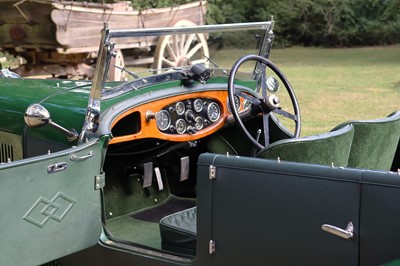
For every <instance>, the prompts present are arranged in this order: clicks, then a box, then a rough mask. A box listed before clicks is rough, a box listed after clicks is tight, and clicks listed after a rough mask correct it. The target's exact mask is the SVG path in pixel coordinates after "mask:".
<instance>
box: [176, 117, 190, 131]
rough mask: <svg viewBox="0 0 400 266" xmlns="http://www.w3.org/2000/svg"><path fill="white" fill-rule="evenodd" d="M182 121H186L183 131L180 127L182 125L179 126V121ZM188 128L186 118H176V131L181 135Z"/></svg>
mask: <svg viewBox="0 0 400 266" xmlns="http://www.w3.org/2000/svg"><path fill="white" fill-rule="evenodd" d="M181 121H182V122H183V123H184V128H183V130H182V131H181V130H180V129H179V128H180V127H178V123H180V122H181ZM186 129H187V123H186V121H185V119H182V118H179V119H178V120H176V122H175V130H176V133H178V134H179V135H182V134H185V132H186Z"/></svg>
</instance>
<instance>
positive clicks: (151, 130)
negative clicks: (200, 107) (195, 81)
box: [110, 91, 229, 144]
mask: <svg viewBox="0 0 400 266" xmlns="http://www.w3.org/2000/svg"><path fill="white" fill-rule="evenodd" d="M194 98H208V99H212V100H214V101H216V102H218V104H219V105H220V107H221V117H220V118H219V119H218V121H217V122H215V123H213V124H212V125H211V126H208V127H206V128H204V129H202V130H199V131H197V132H196V133H194V134H187V133H186V134H182V135H179V134H166V133H163V132H161V131H160V130H159V129H158V127H157V122H156V120H155V119H151V120H150V121H147V120H146V112H147V111H151V112H153V113H154V114H155V113H157V112H159V111H160V110H161V109H162V108H164V107H165V106H167V105H169V104H172V103H175V102H178V101H184V100H187V99H194ZM227 98H228V92H227V91H212V92H210V91H207V92H196V93H190V94H185V95H178V96H173V97H169V98H165V99H162V100H157V101H154V102H149V103H146V104H143V105H140V106H138V107H135V108H132V109H130V110H128V111H126V112H124V113H123V114H121V115H120V116H118V117H117V118H116V119H115V120H114V122H113V123H112V125H111V128H113V127H114V126H115V125H116V124H117V123H118V121H120V120H121V119H122V118H124V117H126V116H127V115H130V114H132V113H134V112H139V113H140V125H141V127H140V128H141V129H140V131H139V132H137V133H135V134H131V135H126V136H118V137H115V138H113V139H112V140H111V141H110V144H115V143H121V142H126V141H131V140H135V139H144V138H157V139H164V140H172V141H182V142H183V141H189V140H196V139H200V138H203V137H206V136H208V135H210V134H212V133H214V132H216V131H217V130H218V129H220V128H221V127H222V126H223V125H224V124H225V119H226V117H227V116H228V115H229V112H228V109H227V106H226V101H227Z"/></svg>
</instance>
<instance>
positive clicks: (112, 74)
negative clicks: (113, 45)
mask: <svg viewBox="0 0 400 266" xmlns="http://www.w3.org/2000/svg"><path fill="white" fill-rule="evenodd" d="M115 66H118V67H119V68H118V67H115ZM124 67H125V61H124V55H123V54H122V52H121V50H117V54H116V55H115V57H112V58H111V61H110V70H109V72H108V79H109V80H110V81H125V80H126V79H125V71H122V70H121V69H123V68H124Z"/></svg>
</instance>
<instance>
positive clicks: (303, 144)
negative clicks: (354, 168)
mask: <svg viewBox="0 0 400 266" xmlns="http://www.w3.org/2000/svg"><path fill="white" fill-rule="evenodd" d="M353 134H354V129H353V126H352V125H347V126H344V127H342V128H340V129H338V130H335V131H331V132H328V133H324V134H319V135H313V136H307V137H302V138H297V139H283V140H279V141H277V142H274V143H272V144H271V145H269V146H268V147H266V148H264V149H263V150H261V151H260V152H259V153H258V154H257V157H260V158H266V159H277V158H279V159H280V160H285V161H294V162H303V163H314V164H323V165H332V164H333V165H334V166H347V161H348V158H349V154H350V147H351V143H352V140H353Z"/></svg>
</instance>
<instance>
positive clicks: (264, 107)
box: [228, 55, 301, 149]
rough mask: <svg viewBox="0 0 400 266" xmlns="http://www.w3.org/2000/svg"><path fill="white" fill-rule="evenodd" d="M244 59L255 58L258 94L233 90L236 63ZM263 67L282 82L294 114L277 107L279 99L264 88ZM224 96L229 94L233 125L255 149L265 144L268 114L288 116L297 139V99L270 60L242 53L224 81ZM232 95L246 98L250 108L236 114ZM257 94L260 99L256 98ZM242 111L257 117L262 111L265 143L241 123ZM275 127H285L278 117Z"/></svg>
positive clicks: (238, 63)
mask: <svg viewBox="0 0 400 266" xmlns="http://www.w3.org/2000/svg"><path fill="white" fill-rule="evenodd" d="M247 61H256V62H257V69H258V71H259V72H258V73H257V69H256V71H255V74H257V75H258V76H259V77H260V78H259V79H258V85H259V86H260V90H261V95H259V96H258V97H256V96H254V95H250V94H245V93H243V92H240V91H236V90H235V83H234V81H235V77H236V75H237V72H238V69H239V68H240V66H241V65H242V64H243V63H245V62H247ZM267 67H268V68H269V69H271V70H272V71H273V72H274V73H275V74H276V75H277V76H278V77H279V79H280V80H281V81H282V83H283V85H284V86H285V88H286V91H287V92H288V94H289V96H290V99H291V102H292V105H293V109H294V114H292V113H289V112H287V111H284V110H282V109H281V107H280V99H279V98H278V97H277V96H276V95H274V94H272V93H269V91H268V90H267V77H266V70H267ZM228 95H229V104H230V109H231V113H232V115H233V117H234V119H235V121H236V124H237V125H239V128H240V129H241V130H242V131H243V133H244V134H245V135H246V137H247V138H248V139H249V140H250V141H251V143H252V144H253V145H255V146H256V147H257V148H259V149H263V148H265V147H266V146H268V145H269V143H270V140H269V139H270V136H269V131H270V130H269V117H270V115H271V112H272V113H275V114H278V115H282V116H284V117H286V118H289V119H290V120H293V121H294V123H295V130H294V133H293V137H294V138H298V137H299V136H300V129H301V121H300V108H299V103H298V102H297V99H296V96H295V94H294V91H293V89H292V86H291V85H290V83H289V81H288V80H287V78H286V77H285V75H284V74H283V73H282V71H280V70H279V68H278V67H277V66H275V64H273V63H272V62H271V61H270V60H268V59H266V58H265V57H262V56H258V55H246V56H243V57H242V58H240V59H239V60H238V61H236V63H235V64H234V65H233V67H232V70H231V72H230V74H229V81H228ZM235 95H236V96H237V97H242V98H244V99H246V100H248V101H249V102H250V103H251V106H250V108H248V109H247V110H245V111H244V112H241V113H240V115H239V110H238V109H237V107H236V106H235V104H234V102H235ZM260 97H261V98H260ZM243 113H247V114H248V113H250V114H251V115H252V116H257V115H259V114H262V116H263V130H264V143H265V146H263V145H262V144H261V143H259V142H258V141H257V140H256V139H255V138H254V137H253V136H252V135H251V134H250V133H249V131H248V130H247V129H246V127H245V125H244V124H243V121H242V118H241V115H243ZM276 120H277V121H276V122H277V124H278V126H280V127H283V128H285V127H284V126H283V125H282V124H281V122H279V120H278V119H276Z"/></svg>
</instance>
